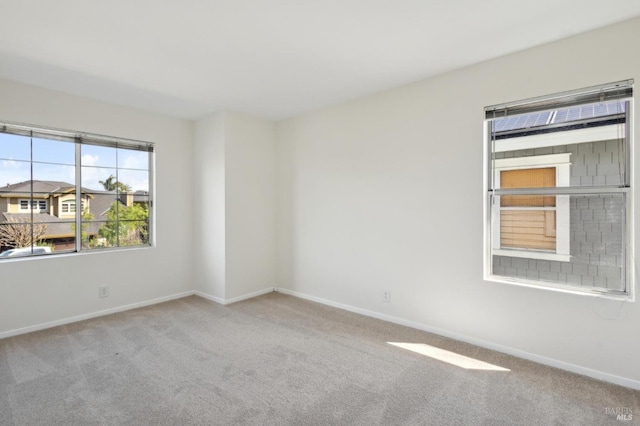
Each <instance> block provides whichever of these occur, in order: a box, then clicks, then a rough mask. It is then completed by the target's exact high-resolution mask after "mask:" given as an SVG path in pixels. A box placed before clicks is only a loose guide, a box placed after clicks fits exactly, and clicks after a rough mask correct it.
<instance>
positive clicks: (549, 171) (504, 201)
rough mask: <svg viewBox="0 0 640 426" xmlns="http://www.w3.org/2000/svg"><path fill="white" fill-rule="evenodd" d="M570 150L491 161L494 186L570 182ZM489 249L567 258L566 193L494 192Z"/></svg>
mask: <svg viewBox="0 0 640 426" xmlns="http://www.w3.org/2000/svg"><path fill="white" fill-rule="evenodd" d="M570 156H571V154H570V153H563V154H552V155H538V156H526V157H516V158H503V159H497V160H495V166H494V167H495V169H496V174H495V188H496V189H500V188H502V189H518V188H520V189H521V188H556V187H562V186H566V185H568V183H569V173H570V158H571V157H570ZM494 200H495V201H494V202H495V204H496V207H495V208H496V209H499V212H496V214H495V215H494V224H493V227H492V228H493V233H494V235H493V241H495V245H494V247H493V253H494V254H496V255H505V256H511V257H522V258H529V259H546V260H557V261H569V260H570V255H569V247H570V238H569V226H568V224H569V198H568V196H567V195H503V196H500V195H496V196H495V198H494Z"/></svg>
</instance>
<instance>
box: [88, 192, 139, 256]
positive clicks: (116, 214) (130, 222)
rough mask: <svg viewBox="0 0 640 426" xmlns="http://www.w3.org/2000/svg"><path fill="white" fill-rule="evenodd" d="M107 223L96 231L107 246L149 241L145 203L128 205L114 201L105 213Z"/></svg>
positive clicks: (132, 244)
mask: <svg viewBox="0 0 640 426" xmlns="http://www.w3.org/2000/svg"><path fill="white" fill-rule="evenodd" d="M106 216H107V223H105V224H104V225H102V226H101V227H100V230H99V231H98V233H99V234H100V236H101V237H102V238H104V239H105V240H106V242H107V246H110V247H114V246H136V245H140V244H146V243H148V242H149V229H148V223H149V209H148V207H147V206H146V205H140V204H133V205H131V206H129V207H126V206H124V205H122V203H120V202H119V201H114V202H113V204H111V207H110V208H109V210H108V211H107V213H106Z"/></svg>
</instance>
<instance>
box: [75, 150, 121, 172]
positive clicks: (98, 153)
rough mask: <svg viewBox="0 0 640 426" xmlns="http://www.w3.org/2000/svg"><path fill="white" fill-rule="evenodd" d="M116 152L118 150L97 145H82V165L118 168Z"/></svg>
mask: <svg viewBox="0 0 640 426" xmlns="http://www.w3.org/2000/svg"><path fill="white" fill-rule="evenodd" d="M116 152H117V149H116V148H110V147H105V146H95V145H82V149H81V161H82V165H83V166H94V167H116V166H117V162H116Z"/></svg>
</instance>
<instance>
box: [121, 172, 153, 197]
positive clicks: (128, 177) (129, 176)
mask: <svg viewBox="0 0 640 426" xmlns="http://www.w3.org/2000/svg"><path fill="white" fill-rule="evenodd" d="M118 181H120V182H122V185H121V190H124V189H128V191H131V192H135V191H147V192H148V191H149V172H148V171H140V170H123V169H120V170H118Z"/></svg>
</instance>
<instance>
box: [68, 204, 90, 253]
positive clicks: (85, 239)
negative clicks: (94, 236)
mask: <svg viewBox="0 0 640 426" xmlns="http://www.w3.org/2000/svg"><path fill="white" fill-rule="evenodd" d="M93 219H94V216H93V214H91V213H90V212H89V211H88V210H85V211H84V212H82V225H81V226H80V235H81V238H82V247H89V246H90V245H91V244H92V241H91V235H90V234H89V233H88V232H87V228H88V227H89V224H88V223H87V222H89V221H91V220H93ZM71 231H72V232H73V233H74V234H75V233H76V224H75V223H72V224H71Z"/></svg>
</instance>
